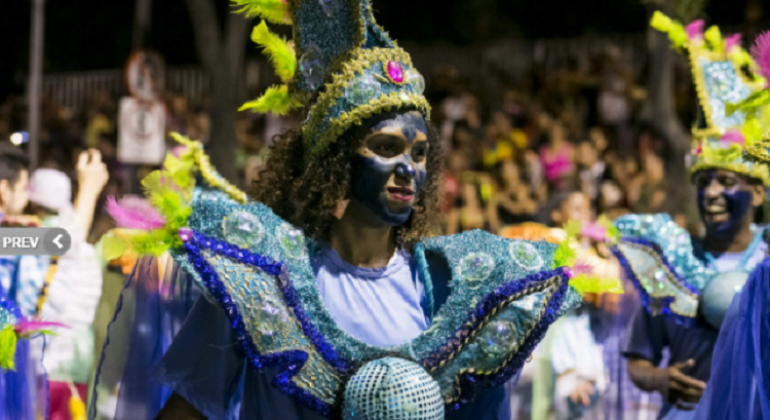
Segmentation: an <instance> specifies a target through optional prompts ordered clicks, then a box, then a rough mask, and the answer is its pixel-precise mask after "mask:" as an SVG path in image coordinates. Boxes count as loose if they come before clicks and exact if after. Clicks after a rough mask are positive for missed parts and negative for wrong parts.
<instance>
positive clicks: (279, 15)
mask: <svg viewBox="0 0 770 420" xmlns="http://www.w3.org/2000/svg"><path fill="white" fill-rule="evenodd" d="M231 1H232V3H233V6H238V7H241V9H239V10H237V11H236V13H243V14H245V15H246V17H249V18H254V17H257V16H259V17H261V18H262V19H267V20H269V21H270V22H271V23H277V24H279V25H280V24H283V25H291V15H290V13H289V3H288V2H287V1H284V0H231Z"/></svg>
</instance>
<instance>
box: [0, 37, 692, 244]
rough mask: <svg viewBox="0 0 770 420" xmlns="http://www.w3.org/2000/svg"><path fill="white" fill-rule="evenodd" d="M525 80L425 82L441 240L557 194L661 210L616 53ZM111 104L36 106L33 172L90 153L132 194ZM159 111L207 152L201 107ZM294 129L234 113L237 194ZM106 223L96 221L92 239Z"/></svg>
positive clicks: (445, 71)
mask: <svg viewBox="0 0 770 420" xmlns="http://www.w3.org/2000/svg"><path fill="white" fill-rule="evenodd" d="M535 73H536V74H535V75H534V77H533V78H531V79H529V80H528V81H527V83H526V84H524V85H519V86H516V85H513V86H511V87H509V88H507V89H504V90H503V91H502V92H500V97H497V98H485V99H483V100H482V98H480V97H479V96H477V95H476V94H475V93H474V92H473V91H472V90H471V89H470V88H468V83H467V79H465V78H464V76H463V75H459V74H457V72H456V70H454V69H453V68H451V67H437V68H436V69H435V71H434V72H433V74H432V83H431V84H429V92H428V96H429V99H430V100H431V102H432V105H433V109H434V112H433V116H432V121H433V123H434V124H435V125H436V126H437V128H438V129H439V132H440V135H441V140H442V144H443V148H444V151H445V154H446V172H445V181H444V182H445V184H444V200H445V201H444V205H443V206H442V211H443V213H444V214H443V215H444V218H445V223H446V232H447V233H457V232H462V231H465V230H471V229H485V230H489V231H491V232H495V233H497V232H499V231H500V230H501V229H502V228H504V227H505V226H508V225H513V224H518V223H522V222H531V221H537V222H548V218H549V216H548V212H549V210H548V209H549V208H551V207H552V204H553V203H549V201H551V199H552V198H554V197H556V196H558V193H560V192H565V191H579V192H582V193H583V194H584V195H585V197H586V198H587V199H588V202H589V204H590V210H591V211H592V212H594V214H596V215H598V214H607V215H608V216H610V217H611V218H614V217H617V216H619V215H622V214H625V213H629V212H633V213H654V212H659V211H662V210H665V209H664V203H665V202H666V194H667V189H666V186H665V184H664V182H663V180H664V179H665V171H664V167H665V165H664V156H665V150H664V149H663V142H662V141H661V139H660V137H659V135H658V134H657V133H656V132H655V130H654V129H652V128H651V127H650V126H648V125H646V124H644V123H642V122H641V120H642V119H641V111H642V106H643V102H644V96H645V93H644V89H642V88H641V87H640V86H639V85H640V81H639V80H634V78H633V76H632V71H631V69H630V68H629V67H627V66H626V65H625V63H624V62H623V61H622V60H620V58H619V55H618V53H617V51H613V50H608V51H607V52H606V53H603V54H599V55H597V56H595V57H592V59H591V60H590V63H589V65H583V66H578V65H577V64H576V63H567V64H566V65H565V66H564V68H563V69H559V70H552V71H549V72H547V73H545V72H535ZM683 84H684V85H685V86H687V83H683ZM686 93H687V92H685V94H684V95H683V96H685V97H686V96H687V95H686ZM118 99H119V98H115V97H110V95H108V94H106V93H105V92H96V93H95V94H94V95H93V97H92V99H91V101H90V104H89V105H88V106H87V107H86V108H85V109H84V110H82V111H80V112H73V110H72V109H69V108H67V107H64V106H60V105H58V104H56V103H55V102H53V101H50V100H48V101H44V104H43V132H42V133H41V151H42V154H41V161H40V162H41V163H40V166H41V167H45V168H55V169H60V170H62V171H64V172H65V173H68V174H70V175H74V173H73V170H74V164H75V161H76V159H75V157H76V156H78V154H79V153H80V151H82V150H85V149H89V148H92V149H97V150H99V151H100V152H101V155H102V157H103V159H104V162H105V163H106V164H107V166H108V169H109V171H110V175H111V176H110V182H109V184H108V186H107V188H106V189H105V193H104V194H103V195H104V196H107V195H116V196H122V195H123V194H129V193H132V194H138V193H140V192H141V191H140V187H139V182H138V180H139V179H141V177H142V176H143V175H144V174H146V173H148V171H149V170H152V169H154V168H152V167H137V166H135V165H125V164H122V163H121V162H119V161H118V159H117V153H116V150H117V140H118V124H117V115H118V109H117V100H118ZM165 105H166V110H167V116H166V124H167V131H168V132H178V133H181V134H183V135H186V136H188V137H190V138H192V139H197V140H200V141H201V142H203V143H204V144H207V145H208V144H209V143H210V140H211V139H210V135H211V121H210V117H209V109H210V102H209V100H207V99H206V98H204V99H203V100H201V101H199V103H192V101H190V100H189V99H188V98H186V97H185V96H184V95H182V94H177V93H173V92H169V93H167V94H166V98H165ZM683 108H685V109H689V107H687V106H685V107H683ZM685 117H686V116H685ZM295 120H296V116H294V117H292V116H289V117H275V116H272V115H268V116H259V115H253V114H249V113H238V119H237V123H236V135H237V140H238V143H237V144H238V148H237V150H236V162H235V163H236V167H237V168H238V173H239V174H240V179H239V180H238V181H239V184H241V185H242V186H246V187H247V186H248V185H249V184H250V183H251V182H252V181H253V180H254V178H255V177H257V176H258V172H259V168H260V166H261V165H262V163H263V162H264V161H265V158H266V156H267V155H268V154H269V153H270V147H269V146H270V145H271V144H272V142H273V140H274V138H275V136H276V135H278V134H281V133H282V132H283V131H284V130H286V129H287V128H289V127H292V126H293V125H294V123H295ZM25 122H26V116H25V108H24V101H23V98H21V97H15V96H9V97H8V98H6V100H5V102H3V103H2V105H0V138H8V137H9V136H10V134H11V133H13V132H14V131H17V130H20V129H21V127H24V125H25ZM169 146H170V147H171V145H169ZM247 188H248V187H247ZM102 201H103V200H102ZM549 204H550V205H549ZM100 216H104V214H102V213H100ZM677 216H678V215H677ZM682 223H684V221H683V222H682ZM106 224H107V221H106V220H105V219H104V218H103V217H98V218H97V223H96V226H95V229H94V230H95V231H94V234H93V235H92V238H91V239H92V241H95V240H96V239H98V237H99V236H100V234H102V233H104V232H105V231H106V229H107V228H108V226H107V225H106Z"/></svg>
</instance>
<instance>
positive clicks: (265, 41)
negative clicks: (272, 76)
mask: <svg viewBox="0 0 770 420" xmlns="http://www.w3.org/2000/svg"><path fill="white" fill-rule="evenodd" d="M251 40H252V41H254V42H255V43H256V44H257V45H259V46H260V47H262V48H263V49H264V52H265V53H266V54H267V55H268V57H270V62H272V63H273V67H275V73H276V74H278V77H280V78H281V80H283V81H284V82H288V81H290V80H291V79H292V78H293V77H294V72H296V71H297V54H296V53H295V52H294V48H293V47H292V46H291V45H290V44H289V42H288V41H287V40H285V39H284V38H282V37H280V36H278V35H276V34H274V33H272V32H270V29H269V28H268V27H267V24H266V23H265V21H264V20H263V21H262V22H261V23H260V24H259V25H257V26H255V27H254V31H253V32H252V33H251Z"/></svg>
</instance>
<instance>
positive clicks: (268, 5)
mask: <svg viewBox="0 0 770 420" xmlns="http://www.w3.org/2000/svg"><path fill="white" fill-rule="evenodd" d="M232 1H233V3H234V4H235V5H236V6H237V7H239V11H240V12H242V13H245V14H246V15H247V16H249V17H257V16H258V17H261V18H262V19H263V21H262V22H261V23H260V24H259V25H257V26H256V27H255V28H254V31H253V33H252V40H253V41H254V42H255V43H256V44H257V45H259V46H260V47H262V49H263V50H264V52H265V53H266V54H267V55H268V56H269V57H270V60H271V62H272V64H273V66H274V67H275V71H276V74H277V75H278V76H279V77H280V78H281V80H282V81H283V84H282V85H280V86H273V87H270V88H269V89H268V90H267V91H266V92H265V93H264V94H263V95H262V96H261V97H259V98H258V99H256V100H254V101H251V102H248V103H246V104H244V105H243V106H242V107H241V110H245V109H250V110H253V111H256V112H260V113H265V112H273V113H276V114H285V113H287V112H288V111H290V110H292V109H297V108H302V107H310V111H309V115H308V117H307V119H306V120H305V121H304V122H303V124H302V137H303V140H304V142H305V146H306V148H307V150H308V151H309V152H310V153H311V154H317V153H318V152H319V151H320V150H322V149H323V148H324V147H326V146H327V145H328V144H329V143H331V142H333V141H335V140H336V139H337V137H339V136H340V135H341V134H342V133H344V132H345V131H346V130H348V129H349V128H350V127H352V126H353V125H357V124H361V122H362V121H363V120H365V119H366V118H369V117H371V116H373V115H376V114H379V113H381V112H384V111H391V110H394V109H407V108H408V109H416V110H418V111H420V112H421V113H422V114H423V116H424V117H425V118H426V119H428V117H429V114H430V106H429V105H428V102H427V101H426V99H425V97H424V96H423V92H424V90H425V79H424V78H423V77H422V75H421V74H420V73H419V72H418V71H417V69H415V68H414V66H413V65H412V61H411V58H410V57H409V54H407V53H406V52H405V51H404V50H402V49H401V48H398V47H397V46H396V43H395V41H393V40H392V39H390V37H389V36H388V34H387V33H386V32H385V31H384V30H383V29H382V28H381V27H380V26H379V25H377V23H376V22H375V20H374V16H373V14H372V7H371V3H370V0H318V1H315V0H314V1H310V0H232ZM266 22H270V23H273V24H286V25H292V28H293V33H294V40H293V42H289V41H288V40H286V39H283V38H282V37H280V36H278V35H276V34H274V33H272V32H271V31H270V29H269V28H268V26H267V23H266Z"/></svg>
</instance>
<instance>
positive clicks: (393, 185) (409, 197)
mask: <svg viewBox="0 0 770 420" xmlns="http://www.w3.org/2000/svg"><path fill="white" fill-rule="evenodd" d="M364 133H365V134H364V139H363V141H362V143H361V146H360V147H359V148H358V149H357V150H356V153H355V154H354V155H353V175H352V176H353V179H352V180H351V184H352V189H351V198H352V199H353V200H355V201H358V202H359V203H360V204H362V205H364V206H365V207H366V208H367V209H369V210H370V211H371V212H372V213H374V214H375V215H376V216H377V217H379V218H380V219H382V220H383V221H384V222H385V223H387V224H389V225H391V226H400V225H402V224H404V223H405V222H406V221H407V220H408V219H409V216H410V215H411V214H412V208H413V207H414V204H415V202H416V200H417V197H418V195H419V193H420V190H421V189H422V187H423V184H424V183H425V177H426V157H427V155H428V130H427V128H426V126H425V120H424V119H423V117H422V115H420V113H419V112H408V113H386V114H382V115H380V116H378V117H375V118H374V119H372V120H371V121H369V123H368V124H367V125H365V126H364Z"/></svg>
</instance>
